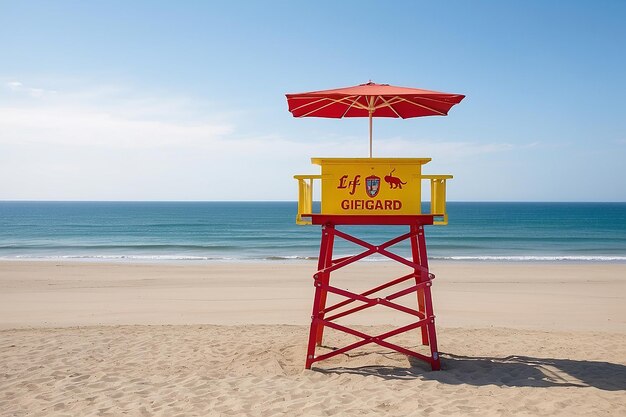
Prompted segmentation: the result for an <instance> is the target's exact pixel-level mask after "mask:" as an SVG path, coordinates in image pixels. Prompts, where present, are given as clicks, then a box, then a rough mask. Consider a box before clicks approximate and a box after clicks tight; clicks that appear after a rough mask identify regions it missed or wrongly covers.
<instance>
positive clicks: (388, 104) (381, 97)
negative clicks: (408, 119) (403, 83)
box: [377, 96, 402, 117]
mask: <svg viewBox="0 0 626 417" xmlns="http://www.w3.org/2000/svg"><path fill="white" fill-rule="evenodd" d="M394 98H395V97H394ZM380 99H381V100H382V101H384V102H385V103H386V104H387V106H386V107H389V108H390V109H391V111H393V112H394V113H395V114H396V116H398V117H402V116H400V114H399V113H398V112H397V111H396V109H394V108H393V106H392V103H390V102H388V101H387V100H385V98H384V97H383V96H380ZM381 107H384V106H380V107H377V108H381Z"/></svg>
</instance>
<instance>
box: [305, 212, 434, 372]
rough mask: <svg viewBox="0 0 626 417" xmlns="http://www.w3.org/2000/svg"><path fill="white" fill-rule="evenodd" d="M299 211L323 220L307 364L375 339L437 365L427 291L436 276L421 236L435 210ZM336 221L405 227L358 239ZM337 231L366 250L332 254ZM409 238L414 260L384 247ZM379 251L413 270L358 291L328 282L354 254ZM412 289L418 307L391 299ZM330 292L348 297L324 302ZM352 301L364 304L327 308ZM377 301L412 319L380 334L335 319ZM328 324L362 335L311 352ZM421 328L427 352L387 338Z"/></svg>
mask: <svg viewBox="0 0 626 417" xmlns="http://www.w3.org/2000/svg"><path fill="white" fill-rule="evenodd" d="M303 217H311V220H312V223H313V224H318V225H321V226H322V239H321V243H320V256H319V261H318V268H317V269H318V270H317V272H316V273H315V275H313V278H314V280H315V283H314V285H315V297H314V299H313V314H312V315H311V328H310V331H309V344H308V349H307V358H306V368H307V369H310V368H311V365H312V364H313V363H315V362H318V361H321V360H324V359H328V358H331V357H333V356H336V355H339V354H342V353H345V352H347V351H349V350H352V349H355V348H358V347H360V346H363V345H366V344H368V343H375V344H378V345H380V346H383V347H386V348H389V349H392V350H395V351H397V352H400V353H403V354H405V355H408V356H412V357H415V358H418V359H421V360H423V361H426V362H428V363H430V365H431V367H432V369H433V370H439V369H440V368H441V363H440V359H439V352H438V351H437V336H436V332H435V315H434V313H433V303H432V297H431V286H432V280H433V279H434V278H435V276H434V275H433V274H431V273H429V271H428V258H427V254H426V239H425V237H424V225H430V224H433V217H434V216H433V215H397V216H370V215H324V214H311V215H303ZM337 225H406V226H409V231H408V232H407V233H404V234H402V235H400V236H398V237H396V238H393V239H391V240H389V241H387V242H385V243H383V244H381V245H372V244H370V243H368V242H366V241H364V240H362V239H358V238H356V237H354V236H351V235H349V234H347V233H345V232H342V231H340V230H337V229H336V227H335V226H337ZM335 237H339V238H341V239H344V240H347V241H349V242H352V243H355V244H356V245H359V246H362V247H364V248H365V249H366V250H365V251H363V252H361V253H359V254H357V255H353V256H347V257H343V258H337V259H333V245H334V242H335ZM406 239H409V241H410V243H411V254H412V260H407V259H405V258H403V257H401V256H398V255H396V254H395V253H393V252H390V251H388V250H387V248H389V247H391V246H393V245H395V244H397V243H399V242H402V241H404V240H406ZM376 253H378V254H380V255H383V256H386V257H387V258H390V259H392V260H394V261H396V262H399V263H402V264H404V265H406V266H408V267H409V268H411V269H412V270H413V272H411V273H409V274H407V275H404V276H401V277H399V278H396V279H393V280H391V281H389V282H386V283H383V284H381V285H379V286H377V287H375V288H372V289H370V290H367V291H365V292H362V293H360V294H357V293H354V292H350V291H347V290H343V289H340V288H337V287H334V286H331V285H330V274H331V272H333V271H336V270H337V269H339V268H343V267H345V266H347V265H350V264H352V263H354V262H356V261H358V260H361V259H363V258H366V257H368V256H370V255H373V254H376ZM412 279H414V280H415V285H412V286H410V287H409V288H406V289H403V290H401V291H397V292H395V293H392V294H389V295H387V296H386V297H383V298H381V297H370V295H372V294H375V293H377V292H379V291H382V290H384V289H387V288H389V287H392V286H394V285H397V284H401V283H403V282H406V281H409V280H412ZM412 292H415V293H416V295H417V309H411V308H408V307H405V306H402V305H400V304H397V303H394V302H393V300H395V299H396V298H399V297H402V296H404V295H407V294H410V293H412ZM328 293H331V294H337V295H339V296H342V297H345V298H346V300H344V301H341V302H339V303H337V304H334V305H331V306H326V300H327V295H328ZM355 301H358V302H361V303H362V304H361V305H359V306H357V307H352V308H349V309H345V310H343V311H341V312H336V313H334V314H333V315H330V316H329V315H328V313H330V312H332V311H335V310H338V309H341V308H342V307H345V306H347V305H349V304H351V303H353V302H355ZM375 305H382V306H385V307H388V308H391V309H394V310H397V311H400V312H402V313H406V314H409V315H412V316H415V317H416V318H417V321H415V322H414V323H411V324H408V325H406V326H403V327H400V328H397V329H395V330H392V331H390V332H387V333H383V334H379V335H375V336H372V335H368V334H365V333H362V332H359V331H357V330H354V329H351V328H349V327H346V326H343V325H340V324H337V323H335V322H334V320H336V319H339V318H341V317H345V316H347V315H350V314H352V313H356V312H357V311H361V310H365V309H367V308H370V307H373V306H375ZM325 327H330V328H332V329H335V330H338V331H341V332H344V333H348V334H351V335H353V336H356V337H360V338H361V339H362V340H360V341H358V342H356V343H352V344H350V345H348V346H344V347H342V348H339V349H336V350H333V351H332V352H329V353H325V354H322V355H319V356H315V350H316V346H321V344H322V338H323V334H324V328H325ZM417 328H420V329H421V333H422V344H423V345H427V346H430V356H426V355H423V354H420V353H417V352H414V351H411V350H409V349H406V348H403V347H401V346H398V345H396V344H393V343H390V342H387V341H385V339H388V338H390V337H392V336H395V335H398V334H401V333H404V332H407V331H409V330H413V329H417Z"/></svg>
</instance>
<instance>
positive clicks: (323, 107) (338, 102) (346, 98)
mask: <svg viewBox="0 0 626 417" xmlns="http://www.w3.org/2000/svg"><path fill="white" fill-rule="evenodd" d="M352 97H354V96H350V97H342V98H340V99H333V98H328V97H325V98H321V99H319V100H316V101H313V102H311V103H307V104H303V105H302V106H300V107H297V108H295V109H293V111H296V110H299V109H301V108H303V107H306V106H310V105H312V104H317V103H319V102H323V101H326V100H328V101H330V102H329V103H327V104H325V105H323V106H321V107H317V108H315V109H313V110H311V111H310V112H308V113H305V114H303V115H300V116H298V117H307V116H310V115H311V114H313V113H315V112H318V111H320V110H322V109H325V108H326V107H328V106H332V105H333V104H345V103H344V101H345V100H350V99H352ZM358 104H359V103H357V105H358ZM293 111H292V112H293Z"/></svg>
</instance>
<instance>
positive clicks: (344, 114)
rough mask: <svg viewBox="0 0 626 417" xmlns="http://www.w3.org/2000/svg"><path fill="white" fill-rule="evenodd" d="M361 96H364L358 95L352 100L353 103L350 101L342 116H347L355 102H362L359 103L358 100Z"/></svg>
mask: <svg viewBox="0 0 626 417" xmlns="http://www.w3.org/2000/svg"><path fill="white" fill-rule="evenodd" d="M361 97H363V96H357V97H356V98H355V99H354V100H353V101H352V103H350V105H349V106H348V108H347V109H346V111H344V112H343V114H342V115H341V117H342V118H343V117H345V116H346V114H347V113H348V111H350V109H351V108H352V106H354V105H355V104H360V103H358V101H359V99H360V98H361ZM357 107H358V106H357Z"/></svg>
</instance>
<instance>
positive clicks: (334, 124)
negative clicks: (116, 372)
mask: <svg viewBox="0 0 626 417" xmlns="http://www.w3.org/2000/svg"><path fill="white" fill-rule="evenodd" d="M625 20H626V2H623V1H588V2H581V1H525V2H521V1H501V2H496V1H488V2H487V1H472V2H470V1H458V2H457V1H451V2H425V1H424V2H422V1H407V2H402V1H398V2H382V1H381V2H368V1H344V2H336V1H317V2H294V1H284V2H277V1H265V2H239V1H233V2H225V3H222V2H208V1H206V2H201V1H196V2H193V1H181V2H158V1H133V2H127V1H119V2H115V1H107V2H82V1H58V2H32V1H19V2H17V1H0V43H1V45H0V46H1V48H0V63H1V65H0V199H3V200H12V199H24V200H293V199H295V198H296V183H295V181H294V180H293V179H292V175H293V174H303V173H316V172H317V169H318V168H317V167H316V166H312V165H311V164H310V157H312V156H327V157H330V156H354V157H360V156H362V157H365V156H367V152H368V142H367V137H368V131H367V120H366V119H342V120H335V119H330V120H327V119H316V118H307V119H294V118H292V117H291V115H290V113H289V112H288V111H287V105H286V102H285V98H284V94H285V93H293V92H302V91H310V90H320V89H328V88H336V87H343V86H350V85H355V84H360V83H363V82H367V81H368V80H370V79H371V80H373V81H375V82H379V83H389V84H393V85H400V86H407V87H417V88H425V89H431V90H439V91H444V92H450V93H460V94H465V95H466V96H467V98H466V99H465V100H464V101H463V102H462V103H461V104H460V105H458V106H455V107H454V108H453V109H452V111H451V112H450V115H449V116H448V117H426V118H416V119H407V120H395V119H392V120H384V119H378V120H375V121H374V154H375V156H403V157H405V156H414V157H432V158H433V161H432V162H431V163H430V164H428V165H426V166H425V169H424V171H425V172H426V173H451V174H454V175H455V179H454V180H453V181H450V182H449V192H448V196H449V199H450V200H458V201H626V180H625V178H626V164H625V163H624V161H625V160H626V105H625V104H624V101H623V98H624V97H625V96H626V75H625V74H626V53H624V50H625V45H626V25H624V24H623V22H624V21H625Z"/></svg>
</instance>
